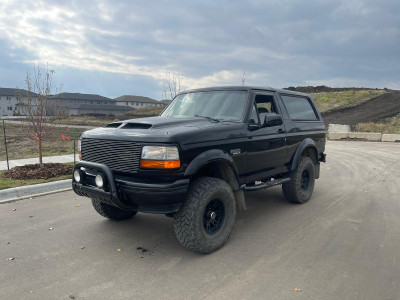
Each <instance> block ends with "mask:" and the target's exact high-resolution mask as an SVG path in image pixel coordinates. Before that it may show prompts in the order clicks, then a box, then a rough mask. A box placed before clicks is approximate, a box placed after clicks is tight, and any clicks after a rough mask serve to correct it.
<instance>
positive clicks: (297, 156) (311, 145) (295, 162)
mask: <svg viewBox="0 0 400 300" xmlns="http://www.w3.org/2000/svg"><path fill="white" fill-rule="evenodd" d="M306 148H312V149H313V150H314V152H315V157H316V158H317V161H318V151H317V147H316V146H315V142H314V141H313V140H312V139H311V138H306V139H305V140H303V141H302V142H301V143H300V145H299V146H298V147H297V149H296V152H295V153H294V155H293V158H292V161H291V165H290V168H289V170H290V171H293V170H295V169H296V168H297V165H298V164H299V160H300V156H301V153H303V151H304V149H306Z"/></svg>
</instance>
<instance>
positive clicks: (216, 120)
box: [194, 115, 219, 122]
mask: <svg viewBox="0 0 400 300" xmlns="http://www.w3.org/2000/svg"><path fill="white" fill-rule="evenodd" d="M194 116H195V117H198V118H205V119H207V120H210V121H214V122H219V120H218V119H214V118H211V117H206V116H200V115H194Z"/></svg>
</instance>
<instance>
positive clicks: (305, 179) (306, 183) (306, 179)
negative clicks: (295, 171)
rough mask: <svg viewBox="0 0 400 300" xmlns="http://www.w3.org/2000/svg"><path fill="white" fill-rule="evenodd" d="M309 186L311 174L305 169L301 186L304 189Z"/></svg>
mask: <svg viewBox="0 0 400 300" xmlns="http://www.w3.org/2000/svg"><path fill="white" fill-rule="evenodd" d="M309 186H310V174H309V173H308V171H307V170H304V171H303V173H302V174H301V188H302V189H303V190H308V187H309Z"/></svg>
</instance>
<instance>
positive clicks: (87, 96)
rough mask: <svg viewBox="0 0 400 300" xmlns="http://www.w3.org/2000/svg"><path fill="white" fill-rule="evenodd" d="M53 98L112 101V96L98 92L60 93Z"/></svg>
mask: <svg viewBox="0 0 400 300" xmlns="http://www.w3.org/2000/svg"><path fill="white" fill-rule="evenodd" d="M52 98H53V99H67V100H92V101H93V100H95V101H99V100H102V101H110V100H112V99H111V98H107V97H103V96H100V95H96V94H81V93H60V94H57V95H54V96H52Z"/></svg>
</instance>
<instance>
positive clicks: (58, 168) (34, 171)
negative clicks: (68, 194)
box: [2, 163, 72, 180]
mask: <svg viewBox="0 0 400 300" xmlns="http://www.w3.org/2000/svg"><path fill="white" fill-rule="evenodd" d="M71 174H72V166H71V165H66V164H59V163H50V164H44V167H43V168H40V167H39V164H34V165H25V166H20V167H14V168H12V169H10V170H9V171H6V172H5V173H4V174H3V176H2V177H4V178H10V179H17V180H21V179H49V178H53V177H58V176H62V175H71ZM71 176H72V175H71Z"/></svg>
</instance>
